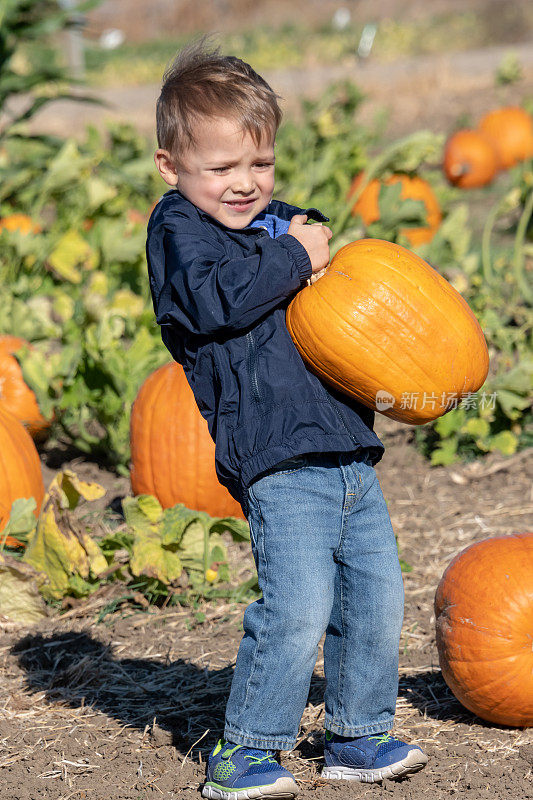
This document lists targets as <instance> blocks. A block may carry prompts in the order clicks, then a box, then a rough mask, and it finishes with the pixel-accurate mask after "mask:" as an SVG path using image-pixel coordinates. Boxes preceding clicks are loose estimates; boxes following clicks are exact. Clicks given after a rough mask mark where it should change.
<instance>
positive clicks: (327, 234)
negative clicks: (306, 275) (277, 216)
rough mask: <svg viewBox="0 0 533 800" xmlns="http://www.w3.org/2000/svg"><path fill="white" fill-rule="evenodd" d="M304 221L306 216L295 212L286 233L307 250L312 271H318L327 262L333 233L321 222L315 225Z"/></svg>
mask: <svg viewBox="0 0 533 800" xmlns="http://www.w3.org/2000/svg"><path fill="white" fill-rule="evenodd" d="M306 222H307V216H306V215H305V214H296V215H295V216H294V217H293V218H292V219H291V224H290V225H289V230H288V231H287V233H290V235H291V236H294V238H295V239H298V241H299V242H300V244H301V245H303V247H305V249H306V250H307V255H308V256H309V260H310V261H311V269H312V271H313V273H315V272H320V270H322V269H324V267H327V265H328V264H329V244H328V243H329V240H330V239H331V237H332V236H333V234H332V233H331V231H330V229H329V228H328V227H326V226H325V225H322V223H321V222H319V223H317V224H316V225H306V224H305V223H306Z"/></svg>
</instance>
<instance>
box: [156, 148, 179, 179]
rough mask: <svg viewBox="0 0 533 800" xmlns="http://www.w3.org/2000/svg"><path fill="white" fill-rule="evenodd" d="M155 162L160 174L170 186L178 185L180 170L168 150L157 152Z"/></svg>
mask: <svg viewBox="0 0 533 800" xmlns="http://www.w3.org/2000/svg"><path fill="white" fill-rule="evenodd" d="M154 162H155V165H156V167H157V169H158V171H159V174H160V175H161V177H162V178H163V180H164V181H165V183H168V185H169V186H177V185H178V170H177V167H176V165H175V164H174V162H173V160H172V158H171V156H170V153H169V152H168V150H156V151H155V153H154Z"/></svg>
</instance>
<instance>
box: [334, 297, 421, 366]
mask: <svg viewBox="0 0 533 800" xmlns="http://www.w3.org/2000/svg"><path fill="white" fill-rule="evenodd" d="M318 297H320V298H321V299H322V300H323V302H324V303H325V304H326V305H327V306H328V307H329V308H330V309H332V310H333V311H334V312H335V313H336V314H337V315H338V316H339V318H340V319H341V320H342V321H343V322H347V323H349V324H351V323H350V321H349V320H347V319H345V318H344V317H343V316H342V314H340V313H339V311H338V310H337V309H336V308H335V306H333V305H331V303H330V302H329V301H328V300H326V299H325V298H324V297H323V296H322V295H318ZM372 300H373V301H374V302H377V303H379V300H376V299H375V298H372ZM380 305H381V306H382V307H384V308H387V306H386V305H385V304H384V303H380ZM358 333H359V334H362V335H363V337H364V338H365V339H368V340H369V341H371V342H372V344H373V345H374V347H376V348H377V349H379V350H380V351H381V352H382V353H384V354H385V356H387V359H388V361H390V362H391V363H392V364H393V365H394V366H397V365H396V363H395V362H394V361H393V360H392V358H391V356H390V355H389V354H388V353H387V351H385V350H383V348H381V347H379V346H378V345H377V344H376V342H375V340H374V339H372V338H371V336H370V335H369V334H365V333H364V332H363V331H361V329H360V328H359V329H358ZM406 355H407V356H408V357H409V358H410V359H411V361H412V363H413V364H414V365H415V367H417V369H419V370H420V372H422V374H423V375H425V377H426V378H428V380H429V381H431V377H430V376H429V375H427V373H426V372H425V371H424V370H423V369H422V368H421V367H420V366H419V365H418V364H417V363H416V361H415V359H414V358H413V356H412V355H411V354H409V353H406ZM358 368H359V365H358ZM361 372H364V371H363V370H361ZM364 374H365V375H367V373H364ZM367 377H369V376H368V375H367Z"/></svg>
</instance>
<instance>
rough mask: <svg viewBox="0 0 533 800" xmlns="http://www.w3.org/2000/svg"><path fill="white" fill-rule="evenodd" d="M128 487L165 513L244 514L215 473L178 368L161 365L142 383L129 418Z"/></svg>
mask: <svg viewBox="0 0 533 800" xmlns="http://www.w3.org/2000/svg"><path fill="white" fill-rule="evenodd" d="M130 439H131V461H132V468H131V488H132V490H133V493H134V494H136V495H137V494H153V495H155V497H157V499H158V500H159V502H160V503H161V505H162V506H163V508H171V507H172V506H174V505H176V504H177V503H183V504H184V505H186V506H187V508H193V509H196V510H198V511H206V512H207V513H208V514H210V515H211V516H213V517H241V518H242V516H243V514H242V509H241V507H240V505H239V503H237V501H236V500H234V499H233V497H232V496H231V495H230V493H229V492H228V490H227V489H226V488H225V487H224V486H222V485H221V484H220V483H219V482H218V479H217V476H216V472H215V445H214V442H213V440H212V439H211V436H210V435H209V430H208V428H207V422H206V421H205V419H204V418H203V417H202V415H201V414H200V412H199V410H198V406H197V405H196V401H195V399H194V395H193V393H192V390H191V388H190V386H189V384H188V382H187V378H186V377H185V373H184V372H183V369H182V367H181V366H179V365H178V364H176V363H175V362H171V363H170V364H165V365H164V366H162V367H160V368H159V369H157V370H156V371H155V372H153V373H152V374H151V375H150V376H149V377H148V378H147V379H146V380H145V382H144V383H143V385H142V386H141V389H140V391H139V394H138V395H137V398H136V400H135V403H134V404H133V409H132V413H131V427H130Z"/></svg>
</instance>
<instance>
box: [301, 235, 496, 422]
mask: <svg viewBox="0 0 533 800" xmlns="http://www.w3.org/2000/svg"><path fill="white" fill-rule="evenodd" d="M287 328H288V330H289V333H290V334H291V336H292V338H293V340H294V343H295V344H296V347H297V348H298V350H299V352H300V354H301V356H302V358H303V359H304V360H305V361H306V362H307V364H308V365H309V367H310V368H311V369H312V370H313V371H314V372H316V373H317V374H318V375H319V377H321V378H323V379H324V380H325V381H327V382H328V383H330V384H332V385H333V386H335V387H336V388H337V389H339V390H340V391H342V392H344V393H346V394H348V395H351V396H352V397H355V398H356V399H357V400H359V401H360V402H361V403H364V404H365V405H367V406H369V407H370V408H373V409H376V410H378V411H381V412H382V413H383V414H385V415H386V416H388V417H391V418H392V419H396V420H399V421H400V422H408V423H411V424H414V425H421V424H423V423H424V422H428V421H430V420H433V419H436V418H437V417H439V416H441V415H442V414H444V413H445V412H446V411H447V410H449V409H450V407H453V405H454V404H457V402H458V400H459V399H460V397H461V396H464V395H466V394H468V393H470V392H475V391H477V389H479V387H480V386H482V384H483V383H484V381H485V378H486V376H487V372H488V366H489V358H488V352H487V346H486V344H485V339H484V337H483V333H482V331H481V328H480V327H479V323H478V321H477V320H476V318H475V316H474V314H473V313H472V311H471V310H470V308H469V306H468V304H467V303H466V301H465V300H463V298H462V297H461V295H460V294H459V293H458V292H457V291H456V290H455V289H454V288H453V287H452V286H451V285H450V284H449V283H448V281H446V280H445V278H443V277H442V275H439V273H438V272H437V271H436V270H434V269H433V268H432V267H430V266H429V264H427V263H426V262H425V261H423V260H422V259H421V258H420V257H419V256H417V255H415V253H412V252H410V251H409V250H406V249H405V248H404V247H400V245H397V244H392V243H391V242H385V241H382V240H380V239H360V240H359V241H357V242H352V243H351V244H347V245H346V246H345V247H342V248H341V249H340V250H339V251H338V253H337V254H336V255H335V256H334V258H333V260H332V262H331V264H330V266H329V267H328V268H327V270H326V273H325V275H324V276H323V277H321V278H320V279H319V280H317V281H316V282H315V283H314V284H312V285H311V286H307V287H305V288H304V289H302V290H301V291H300V292H298V294H297V295H296V297H295V298H294V300H292V302H291V304H290V305H289V307H288V309H287Z"/></svg>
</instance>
